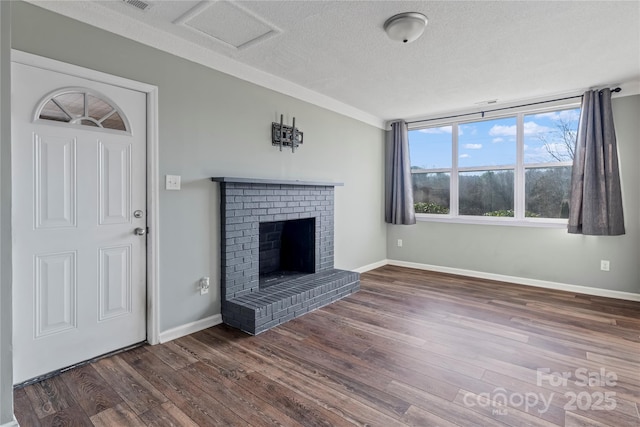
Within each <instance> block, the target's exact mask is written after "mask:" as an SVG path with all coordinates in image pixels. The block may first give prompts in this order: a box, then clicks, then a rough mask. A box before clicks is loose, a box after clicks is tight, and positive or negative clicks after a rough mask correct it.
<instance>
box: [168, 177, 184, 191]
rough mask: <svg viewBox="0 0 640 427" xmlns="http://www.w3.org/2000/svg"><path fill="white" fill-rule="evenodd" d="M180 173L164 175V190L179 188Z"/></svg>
mask: <svg viewBox="0 0 640 427" xmlns="http://www.w3.org/2000/svg"><path fill="white" fill-rule="evenodd" d="M180 178H181V177H180V175H165V186H164V188H165V189H166V190H179V189H180V181H181V179H180Z"/></svg>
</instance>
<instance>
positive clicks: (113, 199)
mask: <svg viewBox="0 0 640 427" xmlns="http://www.w3.org/2000/svg"><path fill="white" fill-rule="evenodd" d="M99 162H100V163H99V165H98V174H99V177H100V187H99V189H98V191H99V194H100V207H99V212H100V225H105V224H128V223H129V222H130V220H131V203H130V201H131V169H130V168H131V146H130V145H128V144H122V143H118V142H113V141H100V160H99Z"/></svg>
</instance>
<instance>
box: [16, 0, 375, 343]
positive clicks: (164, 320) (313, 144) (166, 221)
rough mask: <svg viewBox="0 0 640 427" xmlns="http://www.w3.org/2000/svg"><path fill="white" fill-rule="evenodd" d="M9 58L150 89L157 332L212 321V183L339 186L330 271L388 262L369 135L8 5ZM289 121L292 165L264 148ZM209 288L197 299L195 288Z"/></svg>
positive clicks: (215, 282)
mask: <svg viewBox="0 0 640 427" xmlns="http://www.w3.org/2000/svg"><path fill="white" fill-rule="evenodd" d="M12 31H13V33H12V34H13V41H12V45H13V48H14V49H18V50H23V51H26V52H30V53H34V54H37V55H42V56H46V57H49V58H53V59H57V60H60V61H63V62H68V63H71V64H76V65H80V66H83V67H87V68H92V69H96V70H99V71H102V72H106V73H110V74H114V75H118V76H122V77H126V78H129V79H133V80H138V81H142V82H145V83H149V84H153V85H157V86H158V87H159V99H160V112H159V114H160V175H161V176H162V177H164V175H165V174H175V175H182V190H181V191H165V190H161V192H160V228H161V229H160V252H161V253H160V264H161V267H160V304H161V305H160V316H161V317H160V329H161V331H163V330H167V329H170V328H172V327H176V326H180V325H183V324H185V323H188V322H192V321H196V320H199V319H202V318H205V317H207V316H211V315H213V314H217V313H219V312H220V298H219V273H220V270H219V228H218V227H219V213H218V209H219V208H218V203H219V194H218V184H214V183H212V182H211V181H209V177H211V176H225V175H226V176H243V177H256V178H281V179H303V180H305V179H306V180H316V181H338V182H344V184H345V186H344V187H338V188H337V189H336V199H335V209H336V213H335V215H336V217H335V230H336V242H335V260H336V262H335V264H336V267H337V268H344V269H354V268H358V267H361V266H364V265H367V264H370V263H373V262H376V261H380V260H382V259H384V258H385V257H386V227H385V225H384V218H383V216H382V196H383V189H382V183H383V173H382V165H383V160H382V156H383V134H384V132H383V131H382V130H380V129H377V128H375V127H372V126H369V125H366V124H363V123H361V122H358V121H356V120H352V119H349V118H347V117H345V116H341V115H339V114H336V113H333V112H330V111H327V110H324V109H321V108H319V107H316V106H313V105H311V104H308V103H305V102H302V101H299V100H296V99H294V98H291V97H288V96H285V95H282V94H279V93H276V92H273V91H270V90H268V89H265V88H262V87H259V86H256V85H253V84H250V83H247V82H244V81H241V80H238V79H236V78H234V77H231V76H229V75H226V74H223V73H220V72H216V71H214V70H211V69H208V68H206V67H203V66H200V65H197V64H194V63H192V62H189V61H186V60H183V59H180V58H177V57H175V56H173V55H170V54H167V53H164V52H161V51H159V50H156V49H153V48H149V47H146V46H143V45H141V44H138V43H135V42H132V41H130V40H127V39H125V38H122V37H119V36H116V35H114V34H111V33H108V32H105V31H102V30H99V29H96V28H94V27H91V26H88V25H85V24H82V23H79V22H77V21H74V20H71V19H68V18H65V17H62V16H60V15H57V14H53V13H51V12H48V11H45V10H43V9H40V8H38V7H36V6H33V5H30V4H26V3H22V2H19V3H15V4H14V6H13V30H12ZM280 113H283V114H284V115H285V121H286V123H289V124H290V123H291V119H292V117H293V116H295V117H296V124H298V126H299V128H300V129H301V130H302V131H303V132H304V146H303V147H301V148H300V149H299V150H298V151H297V152H296V153H295V154H293V155H292V154H291V153H290V152H282V153H280V152H278V151H277V149H276V148H275V147H272V146H271V140H270V132H271V122H272V121H275V120H276V119H277V118H278V117H279V114H280ZM202 276H210V277H211V278H212V291H211V292H210V294H209V295H208V296H206V297H205V296H200V294H199V293H198V292H197V291H196V284H197V281H198V280H199V279H200V278H201V277H202Z"/></svg>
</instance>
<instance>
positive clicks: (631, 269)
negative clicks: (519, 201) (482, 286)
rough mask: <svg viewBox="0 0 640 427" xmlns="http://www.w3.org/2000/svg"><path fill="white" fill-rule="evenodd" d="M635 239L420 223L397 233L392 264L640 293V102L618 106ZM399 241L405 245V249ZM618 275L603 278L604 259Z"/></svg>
mask: <svg viewBox="0 0 640 427" xmlns="http://www.w3.org/2000/svg"><path fill="white" fill-rule="evenodd" d="M613 109H614V121H615V126H616V133H617V138H618V152H619V155H620V169H621V175H622V176H621V179H622V192H623V206H624V211H625V226H626V232H627V234H626V235H624V236H619V237H596V236H579V235H570V234H568V233H567V232H566V229H564V228H563V229H550V228H527V227H505V226H487V225H472V224H468V225H467V224H450V223H435V222H418V224H416V225H414V226H389V227H388V233H387V242H388V243H387V256H388V258H389V259H393V260H401V261H409V262H416V263H422V264H430V265H436V266H442V267H451V268H460V269H466V270H475V271H479V272H485V273H495V274H503V275H508V276H516V277H522V278H527V279H538V280H547V281H552V282H559V283H565V284H572V285H581V286H589V287H594V288H602V289H610V290H617V291H625V292H636V293H640V214H639V212H640V190H639V185H638V183H639V182H640V167H638V165H639V164H640V143H639V135H640V120H638V118H640V95H636V96H627V97H622V98H616V99H614V100H613ZM397 239H403V246H402V247H401V248H399V247H397ZM601 259H607V260H610V261H611V271H609V272H602V271H600V260H601Z"/></svg>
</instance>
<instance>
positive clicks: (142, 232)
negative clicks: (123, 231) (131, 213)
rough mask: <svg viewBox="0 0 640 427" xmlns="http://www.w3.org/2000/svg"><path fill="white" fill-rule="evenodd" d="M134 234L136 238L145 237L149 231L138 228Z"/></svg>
mask: <svg viewBox="0 0 640 427" xmlns="http://www.w3.org/2000/svg"><path fill="white" fill-rule="evenodd" d="M133 234H135V235H136V236H144V235H145V234H147V230H146V229H144V228H142V227H138V228H136V229H135V230H133Z"/></svg>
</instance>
